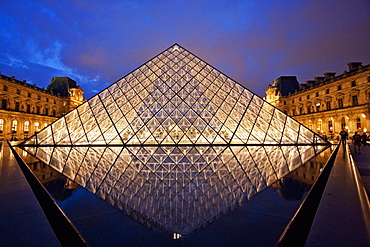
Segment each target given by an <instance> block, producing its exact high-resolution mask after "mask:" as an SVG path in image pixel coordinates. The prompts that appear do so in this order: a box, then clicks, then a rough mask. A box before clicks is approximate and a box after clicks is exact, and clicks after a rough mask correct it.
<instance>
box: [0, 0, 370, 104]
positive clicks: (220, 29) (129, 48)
mask: <svg viewBox="0 0 370 247" xmlns="http://www.w3.org/2000/svg"><path fill="white" fill-rule="evenodd" d="M14 2H16V3H13V1H9V2H7V3H6V4H5V6H4V8H3V9H6V10H7V11H6V12H5V11H3V13H1V14H0V24H2V25H0V37H1V39H0V61H2V62H1V63H3V64H4V63H6V64H7V65H6V66H5V68H6V69H9V71H11V72H12V73H13V71H14V72H17V74H18V75H17V77H24V79H27V80H33V81H37V78H29V77H30V76H34V75H35V74H37V73H35V70H38V71H39V73H38V74H39V78H51V77H53V76H70V77H71V78H72V79H75V80H76V81H77V82H78V83H79V84H81V85H82V86H84V85H88V86H87V88H86V91H87V92H86V94H87V97H90V96H92V94H93V93H95V91H100V90H101V89H103V88H105V87H107V86H108V85H109V84H111V83H113V82H115V81H116V80H117V79H119V78H121V77H123V76H124V75H126V74H127V73H129V72H131V71H132V70H134V69H135V68H137V67H138V66H140V65H141V64H143V63H144V62H146V61H148V60H149V59H151V58H152V57H153V56H155V55H157V54H158V53H160V52H161V51H163V50H164V49H166V48H168V47H169V46H171V45H172V44H174V43H179V44H180V45H182V46H183V47H185V48H186V49H188V50H189V51H191V52H193V53H194V54H196V55H197V56H199V57H200V58H202V59H204V60H205V61H206V62H208V63H209V64H211V65H213V66H215V67H216V68H217V69H219V70H220V71H222V72H224V73H225V74H227V75H228V76H230V77H232V78H233V79H235V80H237V81H238V82H240V83H242V84H243V85H244V86H246V87H248V88H249V89H251V90H252V91H254V92H256V93H257V94H259V95H260V96H263V95H264V89H265V88H266V87H267V85H268V84H269V83H271V81H272V80H274V79H276V78H277V77H279V76H281V75H297V76H298V78H299V79H300V81H303V82H304V81H305V80H308V79H310V78H313V77H315V76H317V75H320V74H322V73H323V72H325V71H327V70H330V71H333V70H334V71H335V72H338V73H341V72H342V70H343V69H344V67H343V66H345V64H346V63H348V62H349V61H363V62H364V64H367V63H369V62H370V61H369V59H370V54H369V52H370V51H369V49H368V44H369V43H370V34H369V32H368V30H367V29H368V27H367V25H366V23H369V22H370V16H369V15H368V13H369V11H370V3H369V2H367V1H361V0H357V1H355V3H353V1H347V0H343V1H333V0H323V1H295V2H292V1H278V2H277V1H192V0H187V1H156V2H152V1H110V2H109V4H107V3H106V2H103V1H97V0H92V1H90V0H89V1H86V0H81V1H72V0H65V1H45V2H40V1H22V0H17V1H14ZM16 13H22V15H19V14H16ZM1 70H2V71H3V70H4V69H3V68H2V69H1ZM338 70H339V71H338ZM93 90H94V92H93Z"/></svg>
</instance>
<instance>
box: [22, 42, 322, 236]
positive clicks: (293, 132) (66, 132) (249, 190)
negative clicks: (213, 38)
mask: <svg viewBox="0 0 370 247" xmlns="http://www.w3.org/2000/svg"><path fill="white" fill-rule="evenodd" d="M19 146H20V147H21V148H23V149H25V150H26V151H28V152H29V153H31V154H32V155H34V156H36V157H37V158H39V159H40V160H41V161H43V162H44V163H46V164H48V165H50V166H51V167H53V168H54V169H55V170H57V171H59V172H61V173H62V174H64V175H66V176H67V177H68V178H70V179H72V180H74V181H75V182H77V183H78V184H80V185H81V186H83V187H85V188H86V189H88V190H89V191H91V192H93V193H95V194H96V195H97V196H99V197H101V198H103V199H105V200H107V201H108V202H109V203H111V204H112V205H115V206H117V207H118V208H120V209H125V210H126V211H127V210H128V211H129V210H134V211H135V212H139V213H140V214H142V215H144V216H145V217H146V218H148V219H151V220H153V221H155V222H156V223H158V224H159V225H161V226H163V227H165V228H166V229H169V230H170V231H173V232H176V233H181V234H187V233H189V232H191V231H192V230H194V229H196V228H197V227H199V226H201V225H202V224H204V223H205V222H207V221H209V220H210V219H212V218H214V217H215V216H217V215H218V214H219V213H220V212H222V211H224V210H227V208H229V207H231V206H233V205H235V204H236V203H238V202H239V201H241V200H243V198H247V199H249V198H250V197H251V196H252V195H254V194H256V193H258V192H259V191H261V190H262V189H264V188H265V187H266V186H269V185H271V184H272V183H273V182H274V181H276V180H278V179H280V178H282V177H283V176H285V175H286V174H288V173H289V172H291V171H293V170H295V169H296V168H298V167H299V166H300V165H302V164H303V163H304V162H305V161H307V160H308V159H310V158H312V157H313V156H315V155H316V154H317V153H319V152H321V151H322V150H323V149H325V148H326V147H327V146H328V142H326V141H325V140H324V139H322V138H321V137H320V136H319V135H317V134H315V133H314V132H312V131H311V130H309V129H308V128H306V127H305V126H303V125H302V124H300V123H299V122H297V121H295V120H294V119H292V118H290V117H289V116H287V115H286V114H284V113H283V112H281V111H280V110H278V109H277V108H274V107H273V106H271V105H270V104H268V103H267V102H265V101H264V100H262V99H261V98H260V97H258V96H257V95H255V94H253V93H252V92H250V91H249V90H248V89H246V88H244V87H243V86H241V85H240V84H238V83H236V82H235V81H233V80H232V79H230V78H229V77H227V76H226V75H224V74H222V73H221V72H220V71H218V70H217V69H215V68H213V67H212V66H210V65H209V64H207V63H206V62H204V61H202V60H201V59H199V58H198V57H197V56H195V55H193V54H192V53H190V52H189V51H187V50H185V49H184V48H183V47H181V46H179V45H178V44H175V45H173V46H171V47H170V48H168V49H167V50H165V51H163V52H162V53H160V54H159V55H158V56H156V57H154V58H152V59H151V60H150V61H148V62H147V63H145V64H144V65H142V66H140V67H139V68H137V69H135V70H134V71H132V72H131V73H129V74H128V75H126V76H125V77H123V78H122V79H120V80H118V81H117V82H115V83H114V84H112V85H111V86H110V87H108V88H107V89H105V90H103V91H102V92H100V93H99V94H97V95H96V96H94V97H92V98H91V99H90V100H88V101H87V102H85V103H84V104H82V105H80V106H79V107H77V108H76V109H74V110H72V111H70V112H69V113H67V114H66V115H65V116H63V117H61V118H60V119H58V120H56V121H55V122H54V123H52V124H50V125H49V126H47V127H45V128H44V129H43V130H42V131H40V132H39V133H37V134H36V135H34V136H32V137H30V138H29V139H27V140H26V141H24V142H23V143H21V144H20V145H19Z"/></svg>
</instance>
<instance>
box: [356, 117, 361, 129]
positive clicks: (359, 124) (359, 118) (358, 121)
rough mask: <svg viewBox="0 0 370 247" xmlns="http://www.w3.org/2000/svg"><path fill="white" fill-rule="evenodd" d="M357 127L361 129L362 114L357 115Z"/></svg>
mask: <svg viewBox="0 0 370 247" xmlns="http://www.w3.org/2000/svg"><path fill="white" fill-rule="evenodd" d="M356 128H357V129H361V116H360V115H358V116H357V117H356Z"/></svg>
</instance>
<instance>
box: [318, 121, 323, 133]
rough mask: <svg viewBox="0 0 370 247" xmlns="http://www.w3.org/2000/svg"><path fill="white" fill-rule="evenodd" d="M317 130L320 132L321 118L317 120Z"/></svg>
mask: <svg viewBox="0 0 370 247" xmlns="http://www.w3.org/2000/svg"><path fill="white" fill-rule="evenodd" d="M317 132H322V120H321V119H319V120H318V121H317Z"/></svg>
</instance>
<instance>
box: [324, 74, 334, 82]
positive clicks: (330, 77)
mask: <svg viewBox="0 0 370 247" xmlns="http://www.w3.org/2000/svg"><path fill="white" fill-rule="evenodd" d="M324 76H325V81H330V80H331V79H333V78H334V77H335V73H333V72H326V73H324Z"/></svg>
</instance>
